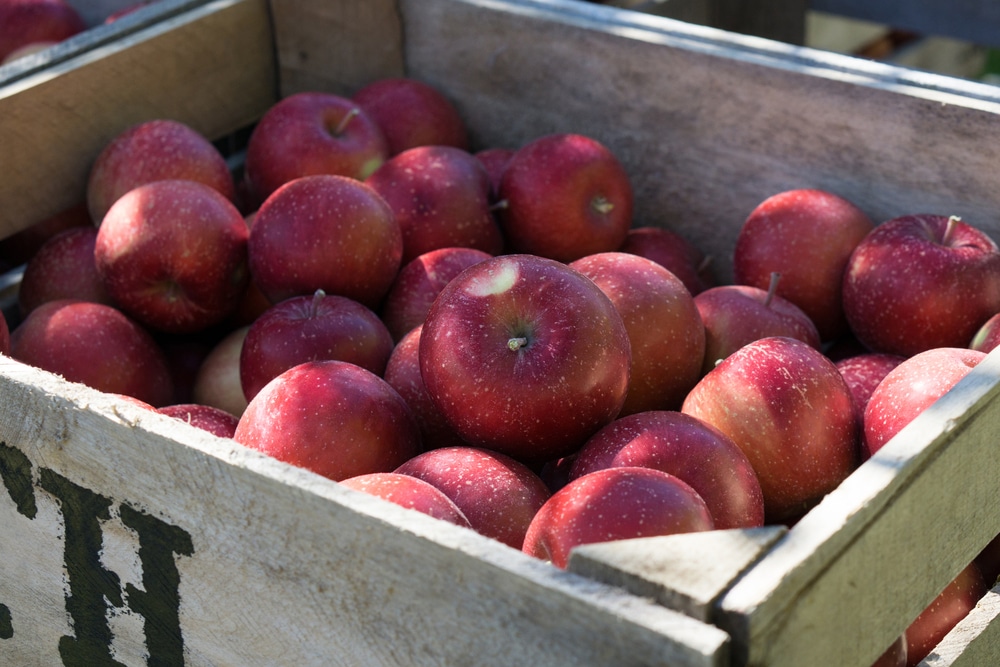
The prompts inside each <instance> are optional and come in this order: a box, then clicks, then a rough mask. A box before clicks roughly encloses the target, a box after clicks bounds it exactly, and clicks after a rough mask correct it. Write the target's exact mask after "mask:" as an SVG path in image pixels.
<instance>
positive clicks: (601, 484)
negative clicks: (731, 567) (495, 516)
mask: <svg viewBox="0 0 1000 667" xmlns="http://www.w3.org/2000/svg"><path fill="white" fill-rule="evenodd" d="M713 528H714V525H713V523H712V516H711V514H710V513H709V511H708V507H707V506H706V505H705V501H704V500H702V498H701V496H699V495H698V494H697V493H696V492H695V490H694V489H692V488H691V487H690V486H689V485H688V484H686V483H684V482H682V481H681V480H679V479H678V478H676V477H674V476H673V475H670V474H668V473H665V472H663V471H661V470H654V469H652V468H639V467H623V468H605V469H604V470H598V471H595V472H592V473H590V474H588V475H584V476H582V477H578V478H576V479H574V480H573V481H571V482H570V483H569V484H567V485H566V486H564V487H563V488H561V489H560V490H558V491H556V492H555V493H554V494H552V497H551V498H550V499H549V500H548V501H547V502H546V503H545V505H543V506H542V508H541V509H540V510H539V511H538V513H537V514H536V515H535V518H534V519H532V521H531V524H530V525H529V526H528V532H527V534H526V535H525V538H524V546H523V547H522V550H523V551H524V552H525V553H527V554H529V555H531V556H534V557H536V558H540V559H543V560H547V561H551V563H552V564H553V565H555V566H556V567H560V568H565V567H566V564H567V563H568V562H569V555H570V551H571V550H572V549H573V547H576V546H579V545H581V544H593V543H596V542H609V541H611V540H621V539H630V538H636V537H653V536H656V535H674V534H677V533H692V532H699V531H703V530H712V529H713Z"/></svg>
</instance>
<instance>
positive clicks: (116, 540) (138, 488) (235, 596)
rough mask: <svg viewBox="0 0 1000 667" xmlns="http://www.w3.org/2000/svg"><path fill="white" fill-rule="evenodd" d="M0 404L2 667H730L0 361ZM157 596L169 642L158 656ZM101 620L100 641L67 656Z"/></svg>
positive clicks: (628, 618)
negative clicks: (106, 635) (104, 632)
mask: <svg viewBox="0 0 1000 667" xmlns="http://www.w3.org/2000/svg"><path fill="white" fill-rule="evenodd" d="M0 394H2V395H3V396H4V400H3V402H2V404H0V443H2V445H0V463H2V464H3V465H0V471H2V479H0V612H4V611H6V613H0V656H2V660H0V661H2V662H3V663H4V664H19V665H20V664H71V663H70V662H69V661H65V662H63V661H61V660H60V654H59V651H60V649H59V646H60V642H61V643H62V644H65V645H67V646H66V647H64V649H63V650H64V651H68V652H69V657H71V658H75V659H76V661H75V662H73V663H72V664H106V663H100V662H98V661H96V660H95V655H97V652H100V651H103V652H104V654H107V652H108V651H109V650H110V649H109V648H108V646H109V644H110V646H111V647H112V648H113V650H114V651H115V652H116V655H117V656H119V659H121V660H122V662H123V663H124V664H128V665H137V664H146V663H145V661H144V660H143V659H142V654H143V651H148V650H151V649H150V647H151V646H155V647H156V650H157V651H158V652H159V653H158V657H159V658H161V659H162V658H163V656H164V654H166V653H168V652H169V650H171V649H173V650H175V651H177V650H182V651H183V655H184V658H185V662H186V664H191V665H241V666H243V667H255V666H258V665H260V666H271V665H296V666H309V665H317V666H320V665H321V666H324V667H325V666H327V665H332V664H337V665H372V666H379V665H384V666H386V667H389V666H396V665H402V664H406V665H537V666H541V665H553V666H555V665H582V664H586V665H608V666H609V667H610V666H622V665H635V666H639V665H672V666H675V667H676V666H691V667H694V666H703V667H709V666H712V667H724V666H725V665H726V664H727V662H728V638H727V636H726V635H725V634H724V633H723V632H722V631H720V630H718V629H717V628H714V627H712V626H710V625H706V624H703V623H700V622H698V621H695V620H693V619H690V618H688V617H686V616H683V615H681V614H679V613H676V612H672V611H670V610H668V609H665V608H663V607H660V606H659V605H656V604H655V603H652V602H651V601H649V600H645V599H642V598H639V597H635V596H631V595H628V594H627V593H625V592H624V591H621V590H619V589H615V588H613V587H610V586H606V585H602V584H598V583H596V582H591V581H588V580H586V579H583V578H582V577H579V576H576V575H573V574H570V573H567V572H564V571H562V570H558V569H556V568H555V567H553V566H551V565H549V564H547V563H543V562H542V561H539V560H536V559H534V558H531V557H529V556H527V555H525V554H523V553H521V552H520V551H517V550H514V549H511V548H509V547H507V546H505V545H503V544H501V543H499V542H496V541H494V540H491V539H489V538H486V537H482V536H480V535H478V534H476V533H474V532H473V531H471V530H469V529H465V528H460V527H457V526H454V525H452V524H449V523H445V522H442V521H438V520H436V519H432V518H430V517H427V516H426V515H423V514H419V513H417V512H415V511H413V510H407V509H403V508H401V507H398V506H396V505H392V504H390V503H387V502H384V501H382V500H380V499H377V498H374V497H371V496H367V495H365V494H362V493H360V492H354V491H352V490H349V489H345V488H343V487H340V486H339V485H337V484H336V483H334V482H332V481H330V480H327V479H324V478H321V477H318V476H316V475H313V474H311V473H308V472H306V471H304V470H301V469H297V468H292V467H291V466H287V465H284V464H281V463H279V462H277V461H275V460H273V459H269V458H267V457H265V456H263V455H259V454H257V453H255V452H252V451H250V450H248V449H245V448H243V447H241V446H239V445H237V444H236V443H235V442H233V441H231V440H223V439H219V438H215V437H214V436H211V435H209V434H207V433H205V432H202V431H199V430H197V429H195V428H193V427H189V426H187V425H186V424H181V423H179V422H176V421H173V420H171V419H169V418H165V417H162V416H160V415H156V414H153V413H151V412H147V411H145V410H143V409H141V408H137V407H135V406H133V405H131V404H125V403H121V402H117V401H116V400H115V399H114V398H113V397H110V396H107V395H103V394H99V393H97V392H94V391H92V390H89V389H87V388H85V387H82V386H80V385H72V384H69V383H66V382H64V381H62V380H60V379H58V378H56V377H55V376H52V375H50V374H48V373H44V372H42V371H38V370H35V369H32V368H29V367H27V366H23V365H21V364H19V363H17V362H14V361H11V360H9V359H7V358H5V357H0ZM95 492H96V496H95V495H94V494H95ZM29 501H30V502H29ZM84 501H87V502H84ZM102 509H103V510H104V516H103V518H102V517H101V516H100V514H101V512H100V510H102ZM137 515H138V516H139V517H140V518H142V519H144V520H145V521H146V523H147V524H153V523H156V524H157V526H156V527H155V528H156V530H153V529H148V528H147V529H145V532H142V531H140V530H139V529H136V528H134V526H135V525H137V523H138V522H137V520H136V516H137ZM65 517H71V518H65ZM88 519H89V520H90V521H89V522H88ZM64 526H68V527H69V528H63V527H64ZM88 531H89V532H88ZM67 533H70V534H72V535H73V536H75V537H74V538H73V539H72V545H73V546H74V547H79V550H75V551H73V553H72V554H70V555H65V556H64V552H66V551H67V549H66V543H67V539H69V538H67V537H66V534H67ZM80 534H84V535H91V536H92V537H93V536H94V535H95V534H96V538H97V539H92V540H91V542H90V543H89V544H90V549H91V550H92V551H93V552H96V550H97V549H100V550H101V556H100V559H99V561H98V560H97V559H96V557H95V558H94V559H91V560H89V561H88V560H87V559H86V558H83V557H81V553H80V550H83V551H84V552H86V548H87V543H86V542H84V541H83V539H82V538H80ZM185 536H186V537H187V540H189V541H188V543H187V546H186V547H185V540H184V539H183V538H184V537H185ZM168 537H169V538H171V539H167V538H168ZM155 538H159V541H156V539H155ZM140 546H142V547H143V548H145V549H146V551H145V552H143V551H142V550H141V549H140V548H139V547H140ZM156 558H159V559H160V564H161V565H162V564H163V563H164V562H166V563H167V566H166V567H161V568H159V569H158V570H156V571H150V563H151V562H154V561H155V560H156ZM164 558H165V559H166V560H165V561H164ZM64 560H66V561H67V563H66V564H65V565H64ZM81 562H82V563H83V564H82V565H81ZM170 564H173V567H176V571H177V572H176V577H174V578H173V579H172V578H171V577H170V576H169V574H170V572H169V570H170V569H171V565H170ZM66 573H68V575H67V574H66ZM109 573H110V574H109ZM163 573H166V574H165V575H164V574H163ZM67 576H68V579H67ZM171 581H176V584H175V586H174V588H175V589H176V591H175V592H176V593H177V594H178V595H179V602H176V603H174V605H175V608H174V609H173V613H174V614H175V615H176V618H177V619H179V621H178V624H177V625H179V634H180V637H179V638H178V633H177V632H174V633H173V634H169V635H168V636H167V637H166V638H163V637H160V638H159V641H158V642H153V641H152V639H150V633H151V632H154V631H155V630H156V629H157V621H161V622H162V621H163V620H164V619H166V620H167V621H169V620H170V616H171V611H172V608H171V603H170V598H169V596H168V595H167V594H168V593H170V592H171V590H170V582H171ZM88 585H89V586H90V587H91V588H87V586H88ZM95 586H97V587H99V588H97V589H96V592H95V589H94V588H93V587H95ZM151 586H152V588H151ZM155 586H160V587H162V588H164V589H165V590H156V588H155ZM122 591H126V593H127V594H126V595H124V597H123V598H122V600H119V601H118V602H117V603H118V604H119V605H121V606H120V607H119V608H117V609H114V610H108V611H107V612H106V614H104V615H102V614H101V613H100V605H101V604H107V603H103V600H104V599H107V600H116V598H118V597H119V596H120V595H121V594H122ZM139 591H144V592H145V593H146V595H145V596H144V595H143V594H142V593H140V592H139ZM70 592H72V593H73V594H75V595H78V596H79V598H80V599H79V600H77V602H78V603H80V604H84V605H85V606H84V607H83V608H82V609H78V610H77V612H76V613H77V615H78V616H79V617H80V618H82V619H84V620H83V621H81V620H78V619H77V617H76V616H74V617H73V619H74V620H76V623H72V624H71V623H70V612H69V611H68V609H69V607H68V606H67V605H68V604H69V600H68V599H66V596H67V595H68V594H69V593H70ZM88 595H89V596H90V597H89V598H88ZM88 600H89V601H90V602H91V603H95V600H96V604H97V605H98V611H97V613H96V615H94V614H93V613H89V614H88V613H87V611H86V610H88V609H89V610H90V611H91V612H93V608H92V606H93V605H91V606H90V607H87V606H86V602H87V601H88ZM143 603H145V607H142V606H141V605H142V604H143ZM4 616H6V617H7V618H8V619H9V621H7V623H6V625H7V628H8V630H11V629H12V632H8V633H7V634H8V635H9V636H7V637H4V632H3V629H4V620H3V617H4ZM149 622H152V627H150V625H149V624H148V623H149ZM102 623H106V625H107V626H108V627H110V628H111V629H112V630H113V632H112V635H113V638H111V639H102V638H101V637H100V636H94V635H90V639H91V641H92V642H93V643H94V644H93V645H92V646H91V647H89V649H87V650H90V651H91V652H90V653H87V654H85V653H84V650H85V648H86V647H81V646H79V645H73V643H72V638H73V637H74V632H83V631H82V630H81V629H80V628H81V626H84V625H85V626H86V627H87V628H89V629H93V628H95V627H98V626H100V625H101V624H102ZM164 625H166V624H164ZM74 629H75V630H74ZM60 637H66V639H60ZM144 637H145V639H144ZM178 644H181V646H178ZM88 656H89V657H88ZM66 657H67V656H66V654H63V655H62V658H63V660H65V659H66ZM88 660H89V661H88ZM159 664H178V663H177V662H171V661H168V662H160V663H159Z"/></svg>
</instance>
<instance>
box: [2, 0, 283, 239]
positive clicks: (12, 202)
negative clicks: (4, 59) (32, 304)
mask: <svg viewBox="0 0 1000 667" xmlns="http://www.w3.org/2000/svg"><path fill="white" fill-rule="evenodd" d="M275 76H276V73H275V68H274V57H273V52H272V35H271V31H270V22H269V17H268V8H267V3H266V0H217V1H215V2H211V3H209V4H206V5H203V6H199V7H196V8H194V9H192V10H190V11H187V12H183V13H181V14H179V15H177V16H176V17H174V18H171V19H167V20H164V21H161V22H158V23H155V24H153V25H151V26H149V27H147V28H145V29H143V30H140V31H138V32H136V33H134V34H131V35H129V36H127V37H125V38H123V39H121V40H117V41H115V42H113V43H111V44H108V45H105V46H103V47H100V48H96V49H92V50H90V51H87V52H86V53H83V54H81V55H79V56H77V57H75V58H72V59H70V60H68V61H66V62H64V63H60V64H57V65H54V66H52V67H50V68H48V69H46V70H45V71H44V72H42V73H38V74H35V75H32V76H29V77H27V78H24V79H22V80H20V81H17V82H15V83H13V84H11V85H8V86H5V87H3V88H0V117H2V118H3V122H2V123H0V146H2V147H3V159H2V160H0V201H2V202H3V206H0V237H5V236H8V235H10V234H11V233H13V232H15V231H18V230H20V229H23V228H25V227H27V226H29V225H31V224H33V223H35V222H38V221H39V220H42V219H44V218H46V217H48V216H49V215H52V214H54V213H57V212H59V211H61V210H63V209H65V208H68V207H69V206H72V205H73V204H75V203H77V202H78V201H80V200H81V199H83V196H84V192H85V187H86V178H87V174H88V171H89V167H90V164H91V163H92V161H93V159H94V158H95V157H96V156H97V154H98V153H99V152H100V150H101V149H102V148H103V147H104V145H105V144H106V143H107V142H108V141H109V140H110V139H111V138H112V137H114V136H115V135H116V134H117V133H119V132H121V131H122V130H124V129H125V128H126V127H128V126H129V125H131V124H133V123H136V122H140V121H142V120H148V119H151V118H174V119H176V120H179V121H182V122H185V123H188V124H189V125H191V126H192V127H194V128H195V129H197V130H199V131H200V132H203V133H204V134H206V135H207V136H208V137H209V138H212V139H215V138H218V137H220V136H223V135H225V134H227V133H229V132H232V131H234V130H236V129H238V128H240V127H243V126H244V125H246V124H248V123H250V122H252V121H254V120H256V119H257V118H258V117H259V116H260V114H261V113H263V111H264V110H265V109H266V108H267V107H268V106H269V105H270V104H273V102H274V101H275V100H276V99H277V98H276V95H277V91H276V79H275Z"/></svg>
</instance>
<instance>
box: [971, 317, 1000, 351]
mask: <svg viewBox="0 0 1000 667" xmlns="http://www.w3.org/2000/svg"><path fill="white" fill-rule="evenodd" d="M998 345H1000V313H997V314H996V315H993V316H992V317H991V318H990V319H988V320H986V321H985V322H983V325H982V326H981V327H979V329H978V330H977V331H976V333H975V335H974V336H973V337H972V340H971V341H969V349H970V350H979V351H980V352H990V351H992V350H993V349H994V348H995V347H997V346H998Z"/></svg>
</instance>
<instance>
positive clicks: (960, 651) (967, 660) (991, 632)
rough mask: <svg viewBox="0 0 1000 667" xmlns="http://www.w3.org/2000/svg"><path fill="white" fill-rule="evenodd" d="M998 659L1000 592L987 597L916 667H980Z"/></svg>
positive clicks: (990, 593) (999, 645)
mask: <svg viewBox="0 0 1000 667" xmlns="http://www.w3.org/2000/svg"><path fill="white" fill-rule="evenodd" d="M997 656H1000V589H998V588H994V589H993V590H991V591H990V592H989V593H987V594H986V595H985V596H984V597H983V599H981V600H980V601H979V604H977V605H976V607H975V608H974V609H973V610H972V611H970V612H969V614H968V615H967V616H966V617H965V618H964V619H962V620H961V621H959V623H958V625H956V626H955V627H954V628H952V630H951V632H949V633H948V634H947V635H945V637H944V639H942V640H941V643H940V644H938V645H937V647H936V648H935V649H934V650H933V651H931V653H930V655H928V656H927V657H926V658H924V660H923V661H922V662H921V663H920V665H919V666H918V667H982V666H983V665H993V664H996V662H997Z"/></svg>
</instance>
